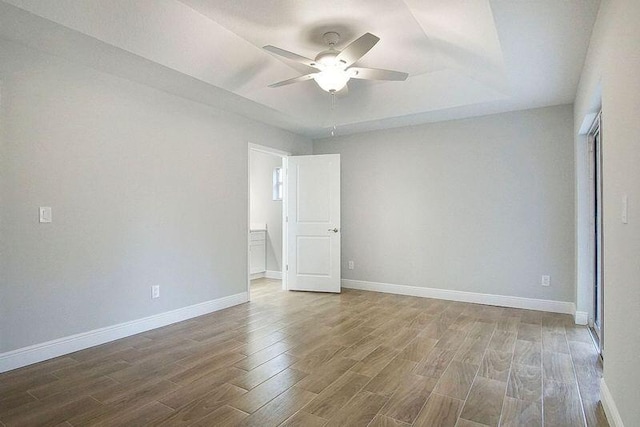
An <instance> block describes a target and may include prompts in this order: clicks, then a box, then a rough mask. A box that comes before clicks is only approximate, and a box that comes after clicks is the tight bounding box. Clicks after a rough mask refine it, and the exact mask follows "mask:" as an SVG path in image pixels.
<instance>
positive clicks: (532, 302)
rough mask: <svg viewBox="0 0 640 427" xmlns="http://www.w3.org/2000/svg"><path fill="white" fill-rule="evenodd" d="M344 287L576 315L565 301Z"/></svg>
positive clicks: (360, 284) (371, 285) (362, 284)
mask: <svg viewBox="0 0 640 427" xmlns="http://www.w3.org/2000/svg"><path fill="white" fill-rule="evenodd" d="M342 287H343V288H350V289H360V290H363V291H374V292H384V293H389V294H399V295H411V296H415V297H423V298H437V299H444V300H449V301H461V302H470V303H475V304H486V305H497V306H500V307H512V308H524V309H528V310H540V311H549V312H552V313H564V314H571V315H574V314H575V312H576V307H575V304H574V303H572V302H565V301H552V300H543V299H534V298H522V297H512V296H506V295H494V294H481V293H476V292H465V291H453V290H448V289H437V288H423V287H420V286H409V285H395V284H391V283H378V282H366V281H362V280H349V279H342Z"/></svg>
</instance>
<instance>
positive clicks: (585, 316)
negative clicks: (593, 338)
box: [575, 311, 589, 325]
mask: <svg viewBox="0 0 640 427" xmlns="http://www.w3.org/2000/svg"><path fill="white" fill-rule="evenodd" d="M575 320H576V325H588V324H589V313H587V312H586V311H576V316H575Z"/></svg>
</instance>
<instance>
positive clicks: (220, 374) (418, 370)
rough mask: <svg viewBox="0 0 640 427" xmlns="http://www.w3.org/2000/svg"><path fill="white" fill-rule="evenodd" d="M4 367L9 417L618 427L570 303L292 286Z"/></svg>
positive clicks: (267, 288)
mask: <svg viewBox="0 0 640 427" xmlns="http://www.w3.org/2000/svg"><path fill="white" fill-rule="evenodd" d="M251 295H252V301H251V302H250V303H248V304H241V305H238V306H234V307H231V308H228V309H225V310H221V311H218V312H214V313H210V314H207V315H204V316H200V317H197V318H194V319H190V320H188V321H185V322H180V323H175V324H172V325H169V326H167V327H164V328H159V329H155V330H152V331H148V332H144V333H141V334H138V335H135V336H131V337H127V338H124V339H122V340H118V341H114V342H112V343H108V344H103V345H101V346H98V347H94V348H90V349H87V350H83V351H79V352H76V353H73V354H70V355H67V356H63V357H59V358H56V359H52V360H49V361H45V362H42V363H39V364H35V365H32V366H28V367H25V368H22V369H17V370H15V371H12V372H8V373H4V374H0V427H9V426H14V425H18V426H20V425H25V426H26V425H28V426H40V425H52V426H64V427H77V426H86V425H100V426H112V425H135V426H145V425H153V426H160V425H166V426H180V425H189V426H192V425H195V426H211V425H215V426H241V425H245V426H248V425H259V426H264V427H270V426H277V425H281V426H290V427H291V426H305V427H316V426H325V425H345V426H358V425H361V426H367V425H368V426H369V427H376V426H378V427H379V426H392V427H401V426H402V427H407V426H456V427H488V426H496V425H498V424H499V425H501V426H542V425H545V426H555V425H558V426H565V425H567V426H568V425H571V426H574V425H577V426H580V425H584V424H585V423H586V425H587V426H589V427H592V426H593V427H606V426H608V424H607V422H606V417H605V416H604V412H603V410H602V405H601V404H600V402H599V382H600V378H601V377H602V363H601V361H600V359H599V356H598V354H597V352H596V350H595V348H594V346H593V342H592V340H591V337H590V336H589V333H588V331H587V330H586V328H585V327H581V326H576V325H574V323H573V319H572V318H571V316H568V315H564V314H554V313H543V312H538V311H532V310H519V309H511V308H502V307H491V306H484V305H480V304H467V303H462V302H454V301H444V300H436V299H428V298H417V297H410V296H404V295H393V294H380V293H375V292H366V291H359V290H344V291H343V293H342V294H338V295H336V294H322V293H311V292H285V291H282V289H281V283H280V282H279V281H273V280H268V279H261V280H257V281H254V282H253V283H252V292H251Z"/></svg>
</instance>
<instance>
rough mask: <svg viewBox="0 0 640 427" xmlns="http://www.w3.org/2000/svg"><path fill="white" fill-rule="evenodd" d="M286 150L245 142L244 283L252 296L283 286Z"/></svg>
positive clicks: (276, 290)
mask: <svg viewBox="0 0 640 427" xmlns="http://www.w3.org/2000/svg"><path fill="white" fill-rule="evenodd" d="M287 156H289V153H287V152H284V151H280V150H276V149H273V148H270V147H264V146H261V145H256V144H249V156H248V157H249V160H248V163H249V223H248V233H247V235H248V239H247V240H248V245H247V250H248V269H249V271H248V283H247V293H248V296H249V299H251V298H252V297H256V298H258V297H267V296H269V295H273V294H274V293H276V292H278V291H280V290H283V289H286V274H285V269H286V245H284V242H285V238H284V236H285V235H286V222H285V221H284V218H285V217H284V215H285V212H286V194H285V193H286V191H285V185H284V176H285V171H286V159H287Z"/></svg>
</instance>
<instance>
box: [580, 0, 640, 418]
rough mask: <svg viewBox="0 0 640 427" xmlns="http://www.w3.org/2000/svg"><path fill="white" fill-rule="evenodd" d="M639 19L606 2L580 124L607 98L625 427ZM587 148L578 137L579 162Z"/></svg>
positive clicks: (609, 233)
mask: <svg viewBox="0 0 640 427" xmlns="http://www.w3.org/2000/svg"><path fill="white" fill-rule="evenodd" d="M639 16H640V2H638V1H637V0H603V1H602V3H601V5H600V12H599V14H598V19H597V21H596V27H595V29H594V32H593V35H592V39H591V45H590V47H589V53H588V55H587V59H586V61H585V68H584V70H583V73H582V78H581V81H580V86H579V89H578V95H577V98H576V122H580V121H582V119H583V117H584V114H586V113H588V112H592V111H597V106H598V102H594V99H595V100H596V101H599V100H600V99H601V100H602V117H603V123H602V135H603V139H602V147H603V153H602V158H603V166H602V170H603V196H604V197H603V219H604V348H605V350H604V380H605V382H606V384H607V387H608V389H609V390H610V392H611V396H612V397H613V400H614V401H615V405H616V406H617V409H618V410H619V413H620V416H621V418H622V422H623V423H624V425H625V426H638V425H640V406H639V405H638V398H637V395H638V384H640V363H639V362H640V359H639V358H638V355H639V354H640V311H639V310H638V307H640V208H639V206H640V167H639V165H640V120H639V119H638V118H639V117H640V79H639V78H638V76H639V75H640V54H639V49H638V46H640V26H639V25H638V22H637V20H638V17H639ZM583 143H584V141H583V139H582V138H580V137H579V136H577V137H576V156H577V159H578V162H579V161H580V159H583V158H584V157H583V153H585V151H584V144H583ZM586 182H587V176H586V173H584V174H582V175H581V174H579V175H578V176H577V185H578V188H580V186H583V187H584V185H585V183H586ZM624 194H626V195H627V197H628V200H629V211H628V224H623V223H622V220H621V212H622V197H623V195H624ZM581 214H583V212H581V211H578V216H580V215H581ZM609 421H610V422H611V420H609ZM611 425H613V423H611Z"/></svg>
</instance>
